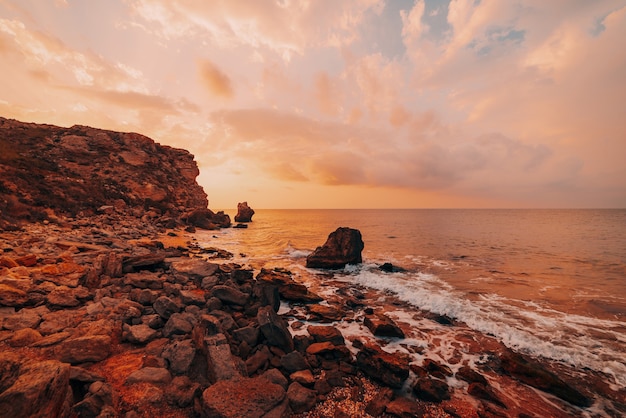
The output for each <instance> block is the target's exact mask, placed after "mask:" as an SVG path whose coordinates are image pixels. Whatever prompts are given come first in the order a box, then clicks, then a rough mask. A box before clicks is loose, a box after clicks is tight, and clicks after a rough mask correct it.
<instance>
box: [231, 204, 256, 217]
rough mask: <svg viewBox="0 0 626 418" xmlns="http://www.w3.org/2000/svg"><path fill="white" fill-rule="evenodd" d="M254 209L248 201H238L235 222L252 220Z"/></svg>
mask: <svg viewBox="0 0 626 418" xmlns="http://www.w3.org/2000/svg"><path fill="white" fill-rule="evenodd" d="M252 215H254V210H253V209H252V208H251V207H250V206H248V202H242V203H237V214H236V215H235V222H252Z"/></svg>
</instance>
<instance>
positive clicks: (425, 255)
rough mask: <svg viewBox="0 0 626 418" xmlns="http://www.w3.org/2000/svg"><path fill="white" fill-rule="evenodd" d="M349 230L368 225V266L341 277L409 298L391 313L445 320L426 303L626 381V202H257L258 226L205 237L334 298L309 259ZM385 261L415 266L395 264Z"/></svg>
mask: <svg viewBox="0 0 626 418" xmlns="http://www.w3.org/2000/svg"><path fill="white" fill-rule="evenodd" d="M226 212H227V213H228V211H226ZM234 215H235V213H230V216H231V218H234ZM338 227H351V228H356V229H358V230H359V231H360V232H361V234H362V237H363V241H364V243H365V248H364V250H363V263H362V264H359V265H355V266H350V265H349V266H346V268H344V269H340V270H337V271H334V272H332V275H333V280H335V281H338V282H341V283H344V284H345V285H346V286H360V287H363V288H366V289H372V290H376V291H379V292H381V294H387V295H389V294H391V295H393V296H394V297H397V298H398V299H399V300H401V301H403V302H405V303H404V304H401V305H399V306H398V307H397V308H395V309H394V310H393V311H392V312H389V315H390V316H391V317H393V318H395V319H397V320H399V321H404V322H408V323H409V324H411V325H412V326H414V327H415V329H416V330H420V329H421V330H423V329H424V328H425V327H426V328H429V327H430V329H436V327H435V326H433V325H432V324H430V325H427V324H424V323H423V321H424V320H423V319H422V318H421V317H419V318H416V317H415V315H414V312H415V311H417V310H419V311H425V312H430V313H432V314H437V315H445V316H447V317H449V318H452V319H454V320H457V321H461V322H462V323H464V324H465V325H466V327H468V328H469V329H471V330H472V331H473V332H477V333H481V334H484V335H488V336H490V337H493V338H496V339H497V340H499V341H500V342H501V343H503V344H505V345H506V346H508V347H510V348H512V349H514V350H517V351H519V352H522V353H525V354H528V355H531V356H533V357H536V358H545V359H548V360H553V361H556V362H561V363H564V364H567V365H571V366H573V367H575V368H577V369H580V370H586V369H588V370H594V371H598V372H602V373H603V374H605V375H606V376H607V380H608V382H607V383H608V384H609V385H611V387H612V388H613V389H615V390H619V389H620V388H624V387H626V210H624V209H606V210H596V209H589V210H578V209H571V210H561V209H558V210H557V209H555V210H550V209H545V210H544V209H540V210H539V209H531V210H527V209H516V210H509V209H497V210H491V209H389V210H388V209H372V210H365V209H359V210H354V209H349V210H348V209H346V210H343V209H342V210H338V209H337V210H335V209H329V210H318V209H314V210H313V209H312V210H299V209H298V210H257V211H256V214H255V215H254V216H253V221H252V222H251V223H249V224H248V228H246V229H236V228H229V229H223V230H220V231H204V232H200V233H198V234H196V235H195V236H196V239H197V240H198V241H199V243H200V244H201V245H204V246H215V247H218V248H222V249H225V250H228V251H231V252H233V253H234V254H235V256H234V259H233V260H231V261H234V262H237V263H240V264H243V265H248V266H250V267H252V268H254V269H256V270H258V269H260V268H262V267H265V268H274V267H282V268H286V269H288V270H290V271H292V272H293V273H294V277H295V278H296V280H299V281H302V282H303V283H305V284H307V285H310V286H311V287H312V288H316V289H322V290H321V292H322V296H324V294H323V293H324V289H323V288H320V286H316V283H317V284H319V282H320V281H325V280H328V277H329V276H328V273H327V272H321V271H320V270H316V269H308V268H306V267H305V261H306V256H307V255H308V254H310V253H311V252H312V251H313V250H314V249H315V248H316V247H317V246H320V245H322V244H324V242H325V241H326V239H327V237H328V234H329V233H331V232H332V231H334V230H335V229H337V228H338ZM383 263H392V264H393V265H394V266H397V267H401V268H402V269H403V271H399V272H394V273H386V272H384V271H381V270H380V269H379V268H378V266H380V265H381V264H383ZM326 291H328V292H332V291H333V289H330V290H328V289H327V290H326ZM371 303H376V301H371ZM411 321H414V323H411ZM420 321H421V322H420ZM431 322H432V321H431ZM448 329H449V327H448ZM440 331H441V332H439V333H438V334H437V333H435V335H438V338H439V341H438V343H437V344H438V347H439V348H438V349H437V350H439V351H438V352H437V353H436V354H437V356H438V357H439V360H441V359H444V360H445V357H446V356H450V355H452V354H451V353H452V351H453V347H452V346H451V345H450V344H448V345H446V344H445V343H442V342H441V339H442V338H443V339H445V336H446V335H447V336H448V337H449V338H450V339H454V338H455V336H454V335H450V334H446V333H449V332H450V331H449V330H444V328H443V326H442V328H441V330H440ZM358 332H363V327H362V326H360V327H357V328H355V326H354V325H345V332H344V333H358ZM442 336H443V337H442ZM428 338H431V339H432V336H431V337H427V336H425V333H424V332H417V331H416V334H415V335H413V336H408V338H407V340H405V341H404V342H402V344H400V343H398V344H396V347H397V348H398V349H406V348H407V346H410V345H411V344H413V345H415V346H421V347H422V348H425V347H432V345H433V341H432V340H431V341H428V340H427V339H428ZM446 350H448V351H450V352H446ZM410 351H411V353H413V354H415V353H421V354H419V355H420V356H427V354H424V350H410ZM472 361H479V360H478V359H473V360H472Z"/></svg>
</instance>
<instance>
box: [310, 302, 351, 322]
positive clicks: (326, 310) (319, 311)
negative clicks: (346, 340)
mask: <svg viewBox="0 0 626 418" xmlns="http://www.w3.org/2000/svg"><path fill="white" fill-rule="evenodd" d="M307 311H308V312H309V314H310V315H311V318H310V320H311V321H319V322H335V321H340V320H342V319H343V318H344V317H345V313H344V312H342V311H341V310H339V309H337V308H334V307H332V306H327V305H311V306H307Z"/></svg>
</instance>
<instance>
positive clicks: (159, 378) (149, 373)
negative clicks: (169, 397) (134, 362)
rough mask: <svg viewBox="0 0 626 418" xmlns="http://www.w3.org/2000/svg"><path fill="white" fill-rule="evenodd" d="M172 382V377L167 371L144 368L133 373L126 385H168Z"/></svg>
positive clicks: (158, 368)
mask: <svg viewBox="0 0 626 418" xmlns="http://www.w3.org/2000/svg"><path fill="white" fill-rule="evenodd" d="M171 380H172V375H171V374H170V372H169V371H168V370H167V369H164V368H161V367H144V368H143V369H139V370H136V371H134V372H132V373H131V374H130V375H128V377H127V378H126V384H127V385H131V384H133V383H152V384H167V383H170V382H171Z"/></svg>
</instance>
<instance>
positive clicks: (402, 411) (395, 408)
mask: <svg viewBox="0 0 626 418" xmlns="http://www.w3.org/2000/svg"><path fill="white" fill-rule="evenodd" d="M385 412H387V414H389V415H390V416H393V417H399V418H413V417H424V416H429V415H428V414H426V408H425V407H424V405H423V404H419V403H417V402H415V401H414V400H411V399H408V398H405V397H404V396H400V397H397V398H396V399H394V400H392V401H391V402H389V404H388V405H387V407H386V408H385Z"/></svg>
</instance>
